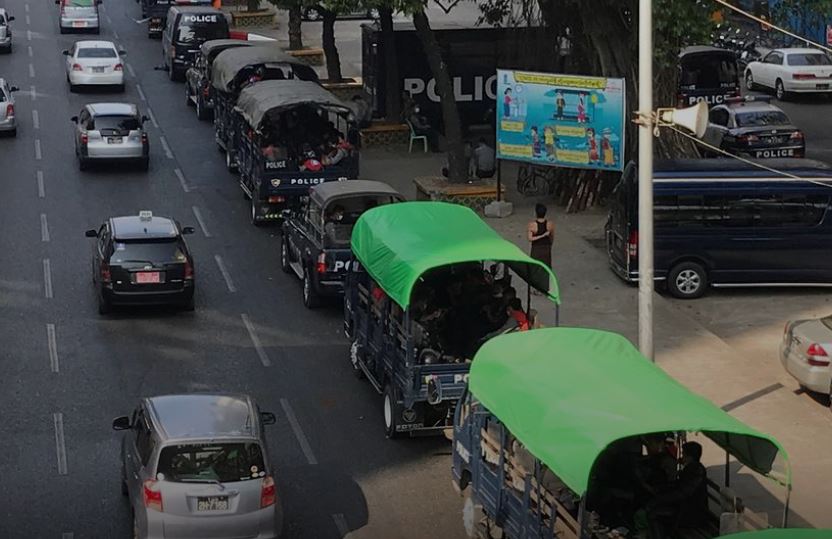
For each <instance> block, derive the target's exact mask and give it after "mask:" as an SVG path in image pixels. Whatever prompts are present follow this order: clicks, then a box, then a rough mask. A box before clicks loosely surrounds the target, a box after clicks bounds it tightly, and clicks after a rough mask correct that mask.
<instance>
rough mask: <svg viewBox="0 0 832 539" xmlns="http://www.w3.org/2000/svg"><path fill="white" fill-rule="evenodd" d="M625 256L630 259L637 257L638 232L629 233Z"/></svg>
mask: <svg viewBox="0 0 832 539" xmlns="http://www.w3.org/2000/svg"><path fill="white" fill-rule="evenodd" d="M627 256H628V257H630V258H635V257H637V256H638V230H633V231H631V232H630V237H629V239H628V240H627Z"/></svg>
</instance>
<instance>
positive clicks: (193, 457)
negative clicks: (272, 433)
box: [156, 442, 266, 483]
mask: <svg viewBox="0 0 832 539" xmlns="http://www.w3.org/2000/svg"><path fill="white" fill-rule="evenodd" d="M156 473H157V474H158V473H161V474H164V480H165V481H173V482H200V481H205V482H213V481H219V482H221V483H230V482H234V481H248V480H252V479H260V478H262V477H265V475H266V468H265V466H264V463H263V450H262V449H261V447H260V444H259V443H256V442H249V443H243V442H239V443H194V444H180V445H172V446H168V447H165V448H163V449H162V452H161V453H160V454H159V466H158V468H157V470H156Z"/></svg>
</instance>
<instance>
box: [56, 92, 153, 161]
mask: <svg viewBox="0 0 832 539" xmlns="http://www.w3.org/2000/svg"><path fill="white" fill-rule="evenodd" d="M70 120H71V121H72V123H73V124H75V131H74V134H73V138H74V139H75V155H76V156H77V157H78V167H79V168H80V169H81V170H86V169H87V168H88V167H89V165H90V163H92V162H94V161H122V160H128V161H134V162H136V163H138V164H139V166H140V167H141V168H142V170H147V167H148V164H149V162H150V144H149V142H148V140H147V133H146V132H145V130H144V127H143V125H144V122H146V121H147V117H146V116H142V115H140V114H139V109H138V107H137V106H136V105H133V104H129V103H92V104H89V105H86V106H85V107H84V108H83V109H81V112H80V113H79V114H78V116H73V117H72V118H70Z"/></svg>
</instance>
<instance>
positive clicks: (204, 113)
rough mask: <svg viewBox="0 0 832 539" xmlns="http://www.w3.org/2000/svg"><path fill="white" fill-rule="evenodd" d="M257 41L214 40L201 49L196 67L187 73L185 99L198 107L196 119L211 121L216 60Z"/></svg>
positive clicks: (190, 104) (204, 44)
mask: <svg viewBox="0 0 832 539" xmlns="http://www.w3.org/2000/svg"><path fill="white" fill-rule="evenodd" d="M255 43H257V42H256V41H243V40H242V39H212V40H211V41H206V42H205V43H203V44H202V45H201V46H200V47H199V54H198V55H197V57H196V60H195V61H194V65H192V66H191V67H189V68H188V70H187V71H185V99H186V103H187V104H188V105H189V106H194V107H196V117H197V118H199V119H200V120H209V119H211V110H212V109H213V108H214V96H213V92H212V91H211V89H212V87H211V65H212V64H213V62H214V58H216V57H217V55H218V54H219V53H221V52H223V51H226V50H228V49H234V48H237V47H249V46H251V45H252V44H255Z"/></svg>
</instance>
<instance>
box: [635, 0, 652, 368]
mask: <svg viewBox="0 0 832 539" xmlns="http://www.w3.org/2000/svg"><path fill="white" fill-rule="evenodd" d="M638 110H639V112H640V115H639V116H640V118H639V119H640V120H641V121H639V123H638V347H639V349H640V350H641V353H642V354H644V355H645V356H646V357H648V358H650V360H652V361H655V360H656V359H655V355H654V350H653V122H652V120H649V119H651V118H652V115H653V0H639V2H638Z"/></svg>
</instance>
